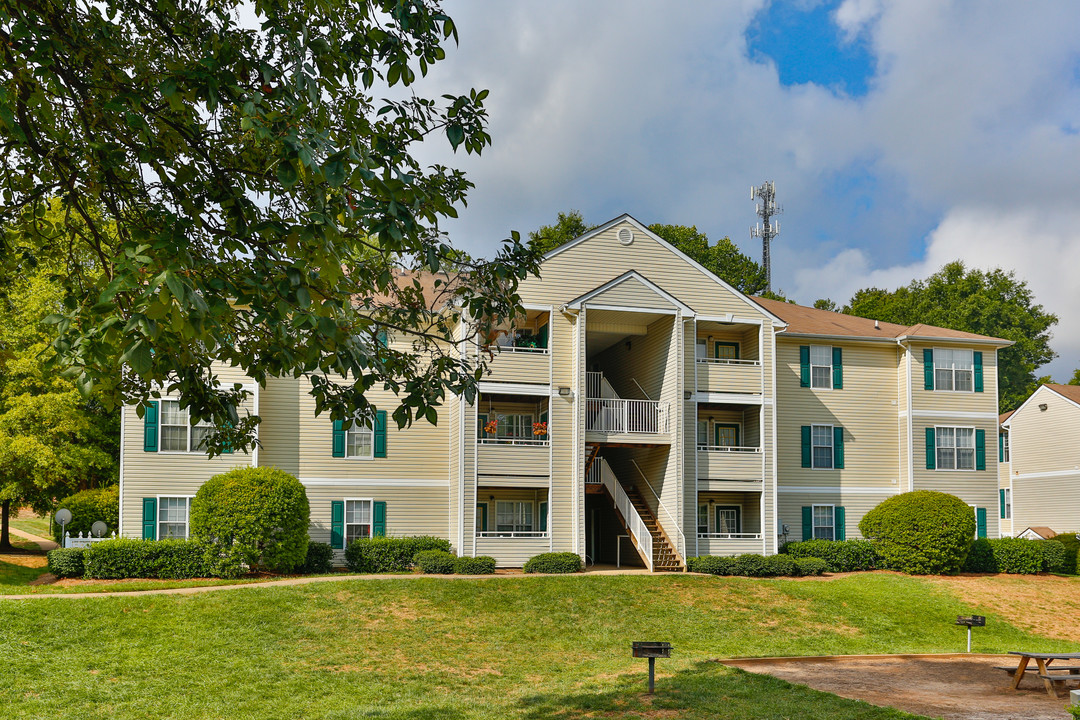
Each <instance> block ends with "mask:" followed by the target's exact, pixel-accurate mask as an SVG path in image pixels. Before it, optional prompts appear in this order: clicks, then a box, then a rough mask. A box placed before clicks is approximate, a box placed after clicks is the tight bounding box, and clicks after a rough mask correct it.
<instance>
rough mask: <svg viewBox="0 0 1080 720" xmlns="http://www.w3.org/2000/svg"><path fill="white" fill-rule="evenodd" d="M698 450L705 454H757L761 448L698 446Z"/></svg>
mask: <svg viewBox="0 0 1080 720" xmlns="http://www.w3.org/2000/svg"><path fill="white" fill-rule="evenodd" d="M697 449H698V450H705V451H707V452H729V453H759V452H761V448H759V447H748V446H739V445H698V446H697Z"/></svg>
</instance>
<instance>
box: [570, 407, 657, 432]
mask: <svg viewBox="0 0 1080 720" xmlns="http://www.w3.org/2000/svg"><path fill="white" fill-rule="evenodd" d="M585 430H586V432H597V433H606V434H611V435H622V434H635V433H642V434H652V435H659V434H664V433H667V432H669V430H668V404H667V403H662V402H659V401H657V400H624V399H622V398H589V399H588V400H586V401H585Z"/></svg>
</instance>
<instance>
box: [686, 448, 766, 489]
mask: <svg viewBox="0 0 1080 720" xmlns="http://www.w3.org/2000/svg"><path fill="white" fill-rule="evenodd" d="M698 477H700V478H709V479H713V480H741V481H744V482H761V481H762V480H763V479H764V477H765V470H764V467H763V465H762V452H761V448H760V447H743V446H730V445H703V444H699V445H698Z"/></svg>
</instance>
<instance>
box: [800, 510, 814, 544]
mask: <svg viewBox="0 0 1080 720" xmlns="http://www.w3.org/2000/svg"><path fill="white" fill-rule="evenodd" d="M802 539H803V540H813V539H814V508H812V507H810V506H809V505H804V506H803V509H802Z"/></svg>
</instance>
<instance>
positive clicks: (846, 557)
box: [780, 538, 883, 573]
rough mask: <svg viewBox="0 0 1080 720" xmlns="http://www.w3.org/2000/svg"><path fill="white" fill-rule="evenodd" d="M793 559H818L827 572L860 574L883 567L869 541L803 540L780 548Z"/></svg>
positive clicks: (854, 539)
mask: <svg viewBox="0 0 1080 720" xmlns="http://www.w3.org/2000/svg"><path fill="white" fill-rule="evenodd" d="M780 552H781V553H786V554H788V555H791V556H792V557H794V558H818V559H820V560H824V561H825V565H826V568H827V569H828V571H829V572H834V573H836V572H860V571H864V570H876V569H878V568H880V567H882V566H883V563H882V558H881V555H880V554H879V553H878V551H877V550H876V549H875V548H874V544H873V543H872V542H870V541H869V540H861V539H858V538H853V539H851V540H803V541H802V542H791V543H787V544H786V545H784V547H782V548H780Z"/></svg>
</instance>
